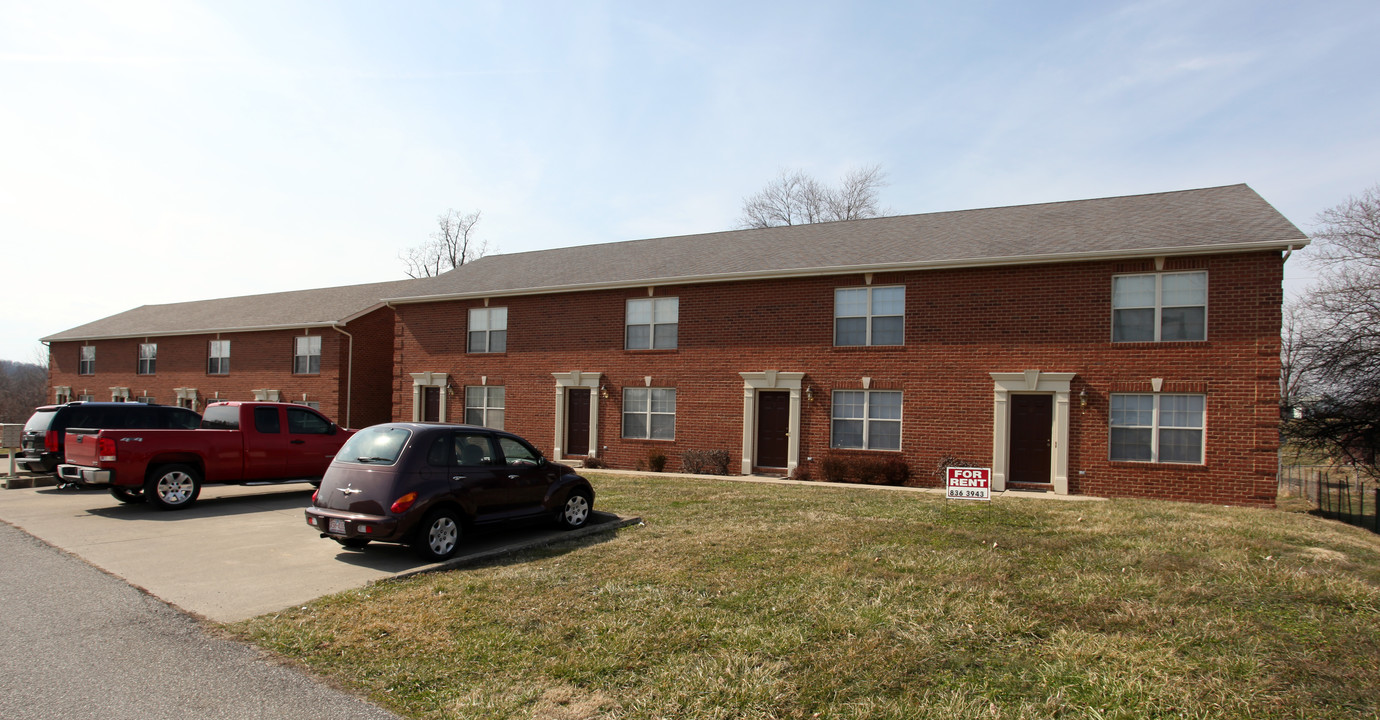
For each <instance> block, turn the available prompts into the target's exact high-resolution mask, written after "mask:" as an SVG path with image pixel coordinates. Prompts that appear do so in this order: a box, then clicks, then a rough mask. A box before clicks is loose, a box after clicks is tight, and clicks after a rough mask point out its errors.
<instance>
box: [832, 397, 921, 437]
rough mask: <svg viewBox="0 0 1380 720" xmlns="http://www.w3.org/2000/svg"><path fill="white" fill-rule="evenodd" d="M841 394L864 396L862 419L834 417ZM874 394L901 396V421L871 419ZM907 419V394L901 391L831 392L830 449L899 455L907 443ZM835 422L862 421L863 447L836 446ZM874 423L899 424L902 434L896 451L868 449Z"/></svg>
mask: <svg viewBox="0 0 1380 720" xmlns="http://www.w3.org/2000/svg"><path fill="white" fill-rule="evenodd" d="M841 392H860V393H862V394H863V414H862V417H860V418H840V417H837V416H835V415H834V408H835V407H837V406H838V403H837V402H836V399H837V397H838V394H839V393H841ZM873 393H895V394H896V395H900V396H901V419H899V420H882V419H878V418H872V417H869V415H870V414H871V409H872V394H873ZM905 418H906V396H905V393H904V392H902V391H901V390H891V389H886V388H877V389H875V390H874V389H872V388H842V389H839V390H834V391H833V392H831V393H830V394H829V449H830V450H866V451H868V452H894V453H899V452H901V449H902V447H904V445H905V442H904V440H905V437H906V434H905V432H906V428H905ZM835 420H862V424H863V434H862V446H861V447H840V446H838V445H835V444H834V421H835ZM874 421H876V422H884V423H896V424H897V426H898V427H899V433H900V434H899V435H898V436H897V443H896V448H895V449H894V450H893V449H891V448H873V447H868V446H867V441H868V438H869V435H870V433H871V431H872V423H873V422H874Z"/></svg>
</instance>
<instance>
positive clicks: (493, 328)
mask: <svg viewBox="0 0 1380 720" xmlns="http://www.w3.org/2000/svg"><path fill="white" fill-rule="evenodd" d="M507 350H508V308H506V307H496V308H471V309H470V335H469V351H470V352H472V353H501V352H507Z"/></svg>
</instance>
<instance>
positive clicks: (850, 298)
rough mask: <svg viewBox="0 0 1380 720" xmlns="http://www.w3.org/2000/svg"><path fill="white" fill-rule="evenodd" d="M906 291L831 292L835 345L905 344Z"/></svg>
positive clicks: (845, 290) (880, 288)
mask: <svg viewBox="0 0 1380 720" xmlns="http://www.w3.org/2000/svg"><path fill="white" fill-rule="evenodd" d="M905 342H906V288H905V287H904V286H901V285H897V286H894V287H875V288H874V287H863V288H839V289H837V290H835V291H834V345H836V346H839V347H845V346H855V345H904V344H905Z"/></svg>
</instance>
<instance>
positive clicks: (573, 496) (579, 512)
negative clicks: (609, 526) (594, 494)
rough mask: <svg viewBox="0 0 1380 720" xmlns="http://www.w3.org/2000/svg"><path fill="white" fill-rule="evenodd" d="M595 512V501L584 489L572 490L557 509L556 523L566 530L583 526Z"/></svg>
mask: <svg viewBox="0 0 1380 720" xmlns="http://www.w3.org/2000/svg"><path fill="white" fill-rule="evenodd" d="M593 512H594V501H593V500H591V499H590V497H589V493H588V492H585V491H584V490H572V491H570V494H569V495H567V496H566V498H565V502H563V503H561V507H560V509H559V510H557V511H556V524H557V525H559V526H561V528H563V529H565V530H575V529H577V528H582V527H584V526H585V523H588V522H589V516H590V515H591V514H592V513H593Z"/></svg>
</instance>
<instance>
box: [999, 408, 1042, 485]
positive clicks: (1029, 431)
mask: <svg viewBox="0 0 1380 720" xmlns="http://www.w3.org/2000/svg"><path fill="white" fill-rule="evenodd" d="M1053 424H1054V396H1052V395H1012V396H1011V455H1010V457H1011V467H1010V470H1009V471H1008V472H1007V474H1006V477H1007V480H1009V481H1010V482H1018V483H1047V482H1049V481H1050V479H1049V457H1050V455H1049V453H1050V431H1051V428H1052V426H1053Z"/></svg>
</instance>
